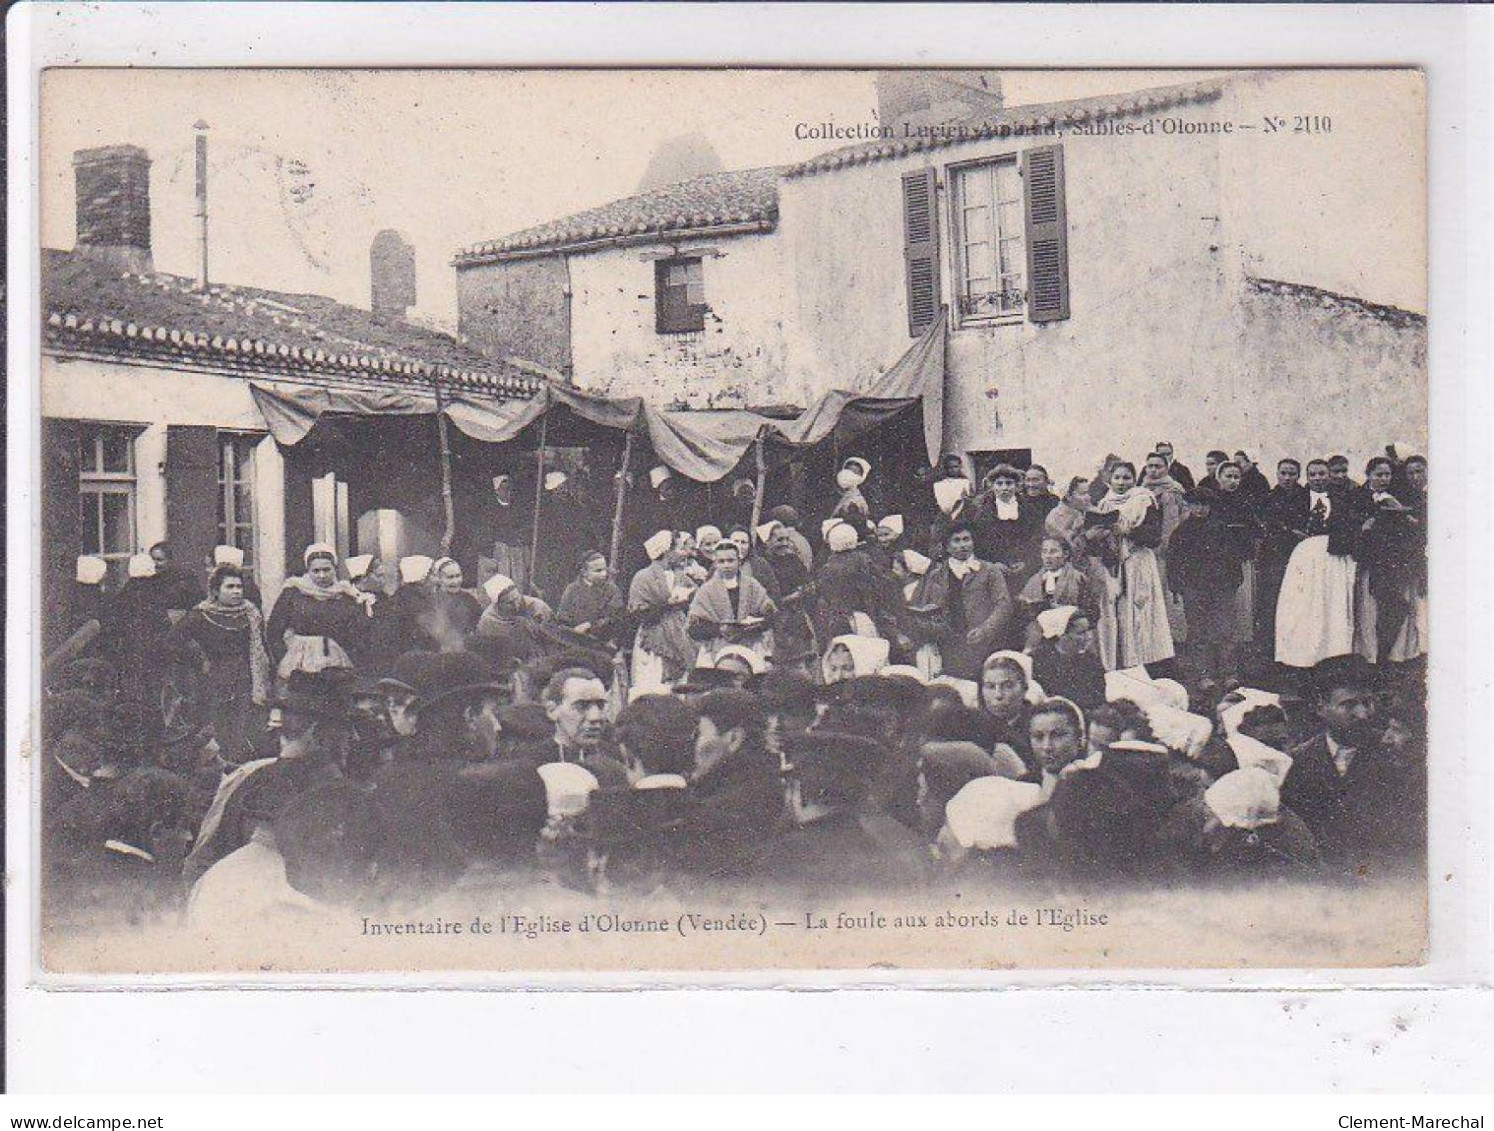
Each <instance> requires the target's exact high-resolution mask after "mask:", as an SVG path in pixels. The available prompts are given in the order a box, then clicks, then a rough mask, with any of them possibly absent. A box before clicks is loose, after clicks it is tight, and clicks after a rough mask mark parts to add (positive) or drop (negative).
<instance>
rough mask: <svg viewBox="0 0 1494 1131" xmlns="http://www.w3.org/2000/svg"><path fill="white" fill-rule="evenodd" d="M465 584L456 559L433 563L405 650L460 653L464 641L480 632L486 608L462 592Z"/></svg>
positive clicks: (471, 596) (444, 559) (467, 591)
mask: <svg viewBox="0 0 1494 1131" xmlns="http://www.w3.org/2000/svg"><path fill="white" fill-rule="evenodd" d="M463 580H464V577H463V574H462V567H461V565H460V564H459V563H458V562H457V561H456V560H455V559H453V558H438V559H437V560H436V561H435V562H434V563H432V565H431V570H430V578H429V586H430V587H429V589H427V590H426V591H425V592H424V593H423V600H421V601H420V603H419V605H418V607H417V609H416V611H415V616H414V621H415V623H414V625H413V629H414V634H413V636H412V637H411V638H410V643H408V644H407V645H406V646H405V647H406V650H409V649H419V650H421V651H426V652H456V651H460V650H461V647H462V641H463V639H464V638H465V637H467V636H468V635H469V634H471V633H473V632H476V631H477V624H478V621H479V620H480V619H481V617H482V614H483V611H484V609H485V608H486V605H485V603H484V602H483V601H481V600H480V599H478V598H477V597H476V596H474V595H473V594H472V593H471V591H469V590H467V589H464V588H462V581H463Z"/></svg>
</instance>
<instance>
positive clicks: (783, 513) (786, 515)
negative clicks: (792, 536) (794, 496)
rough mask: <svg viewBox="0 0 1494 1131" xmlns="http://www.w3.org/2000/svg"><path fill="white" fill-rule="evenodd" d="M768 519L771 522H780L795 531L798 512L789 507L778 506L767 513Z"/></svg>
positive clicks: (797, 524) (797, 522) (797, 523)
mask: <svg viewBox="0 0 1494 1131" xmlns="http://www.w3.org/2000/svg"><path fill="white" fill-rule="evenodd" d="M768 518H769V520H770V521H772V522H781V523H783V525H785V526H791V527H794V528H795V529H797V528H798V526H799V512H798V511H796V510H795V509H794V508H793V507H791V506H787V505H783V504H780V505H779V506H776V507H774V508H773V509H772V510H770V511H769V512H768Z"/></svg>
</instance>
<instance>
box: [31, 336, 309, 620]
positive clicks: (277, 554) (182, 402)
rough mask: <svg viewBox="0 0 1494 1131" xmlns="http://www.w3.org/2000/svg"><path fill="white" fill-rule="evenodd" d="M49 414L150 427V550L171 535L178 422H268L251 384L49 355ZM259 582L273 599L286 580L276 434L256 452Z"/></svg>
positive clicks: (144, 473) (138, 513)
mask: <svg viewBox="0 0 1494 1131" xmlns="http://www.w3.org/2000/svg"><path fill="white" fill-rule="evenodd" d="M41 394H42V395H41V402H42V414H43V415H44V416H49V417H57V418H62V419H69V420H91V421H104V422H115V423H120V424H142V425H144V426H145V427H144V428H143V429H142V431H141V432H140V435H139V436H138V437H137V438H136V440H135V476H136V490H135V538H136V542H137V543H138V545H139V547H140V548H142V549H143V548H145V547H147V546H149V545H151V544H152V543H154V542H159V541H161V540H163V539H164V538H165V537H166V433H167V428H168V427H169V426H170V425H174V424H176V425H181V424H198V425H211V426H213V427H216V428H223V429H227V430H233V431H248V432H259V431H264V430H265V429H266V427H267V425H266V423H265V419H264V417H263V416H262V415H261V414H260V412H259V409H258V408H257V407H256V406H255V404H254V398H253V396H252V395H251V394H250V392H249V383H248V382H247V381H246V380H243V379H242V378H237V377H220V376H216V375H213V374H205V373H192V372H184V371H179V370H171V369H156V368H151V367H147V366H135V365H117V364H110V363H107V362H96V361H75V360H65V359H61V358H57V357H53V356H50V355H44V356H43V358H42V365H41ZM254 499H255V526H256V537H257V539H258V545H257V546H256V548H255V549H256V558H257V560H258V563H259V576H258V581H259V586H260V589H261V590H262V591H263V593H264V594H265V598H266V603H267V604H273V602H274V598H275V596H276V595H277V594H278V593H279V592H280V587H281V585H283V584H284V581H285V570H284V561H285V461H284V459H283V457H282V456H281V454H280V449H279V448H278V447H277V446H276V444H275V441H274V440H273V439H272V438H271V437H269V436H268V435H266V436H265V438H264V439H263V440H262V441H261V442H260V443H259V445H258V446H257V447H256V448H255V451H254Z"/></svg>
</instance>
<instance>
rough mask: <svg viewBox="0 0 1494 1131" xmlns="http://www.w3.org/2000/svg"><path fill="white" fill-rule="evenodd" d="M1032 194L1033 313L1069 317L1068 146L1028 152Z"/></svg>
mask: <svg viewBox="0 0 1494 1131" xmlns="http://www.w3.org/2000/svg"><path fill="white" fill-rule="evenodd" d="M1022 180H1023V182H1024V184H1025V187H1026V190H1027V192H1026V196H1027V299H1028V301H1027V317H1028V318H1029V319H1030V320H1031V321H1033V322H1057V321H1060V320H1062V319H1064V318H1067V317H1068V316H1069V236H1068V215H1067V211H1066V209H1065V204H1064V181H1063V146H1061V145H1045V146H1040V147H1038V148H1036V149H1029V150H1027V151H1026V152H1025V153H1023V154H1022Z"/></svg>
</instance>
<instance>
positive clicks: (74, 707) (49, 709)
mask: <svg viewBox="0 0 1494 1131" xmlns="http://www.w3.org/2000/svg"><path fill="white" fill-rule="evenodd" d="M107 713H108V708H107V707H106V706H105V705H104V703H103V702H102V701H101V700H98V699H95V698H94V697H93V696H92V695H89V694H88V693H87V692H86V691H64V692H62V693H61V694H58V695H52V696H49V697H48V698H47V699H46V701H45V702H44V703H43V704H42V723H43V725H44V726H45V728H46V730H47V732H48V736H49V737H51V738H56V737H58V736H60V735H62V734H63V733H64V732H66V731H69V730H73V729H74V728H76V727H95V726H102V725H103V723H104V721H105V716H106V714H107Z"/></svg>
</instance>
